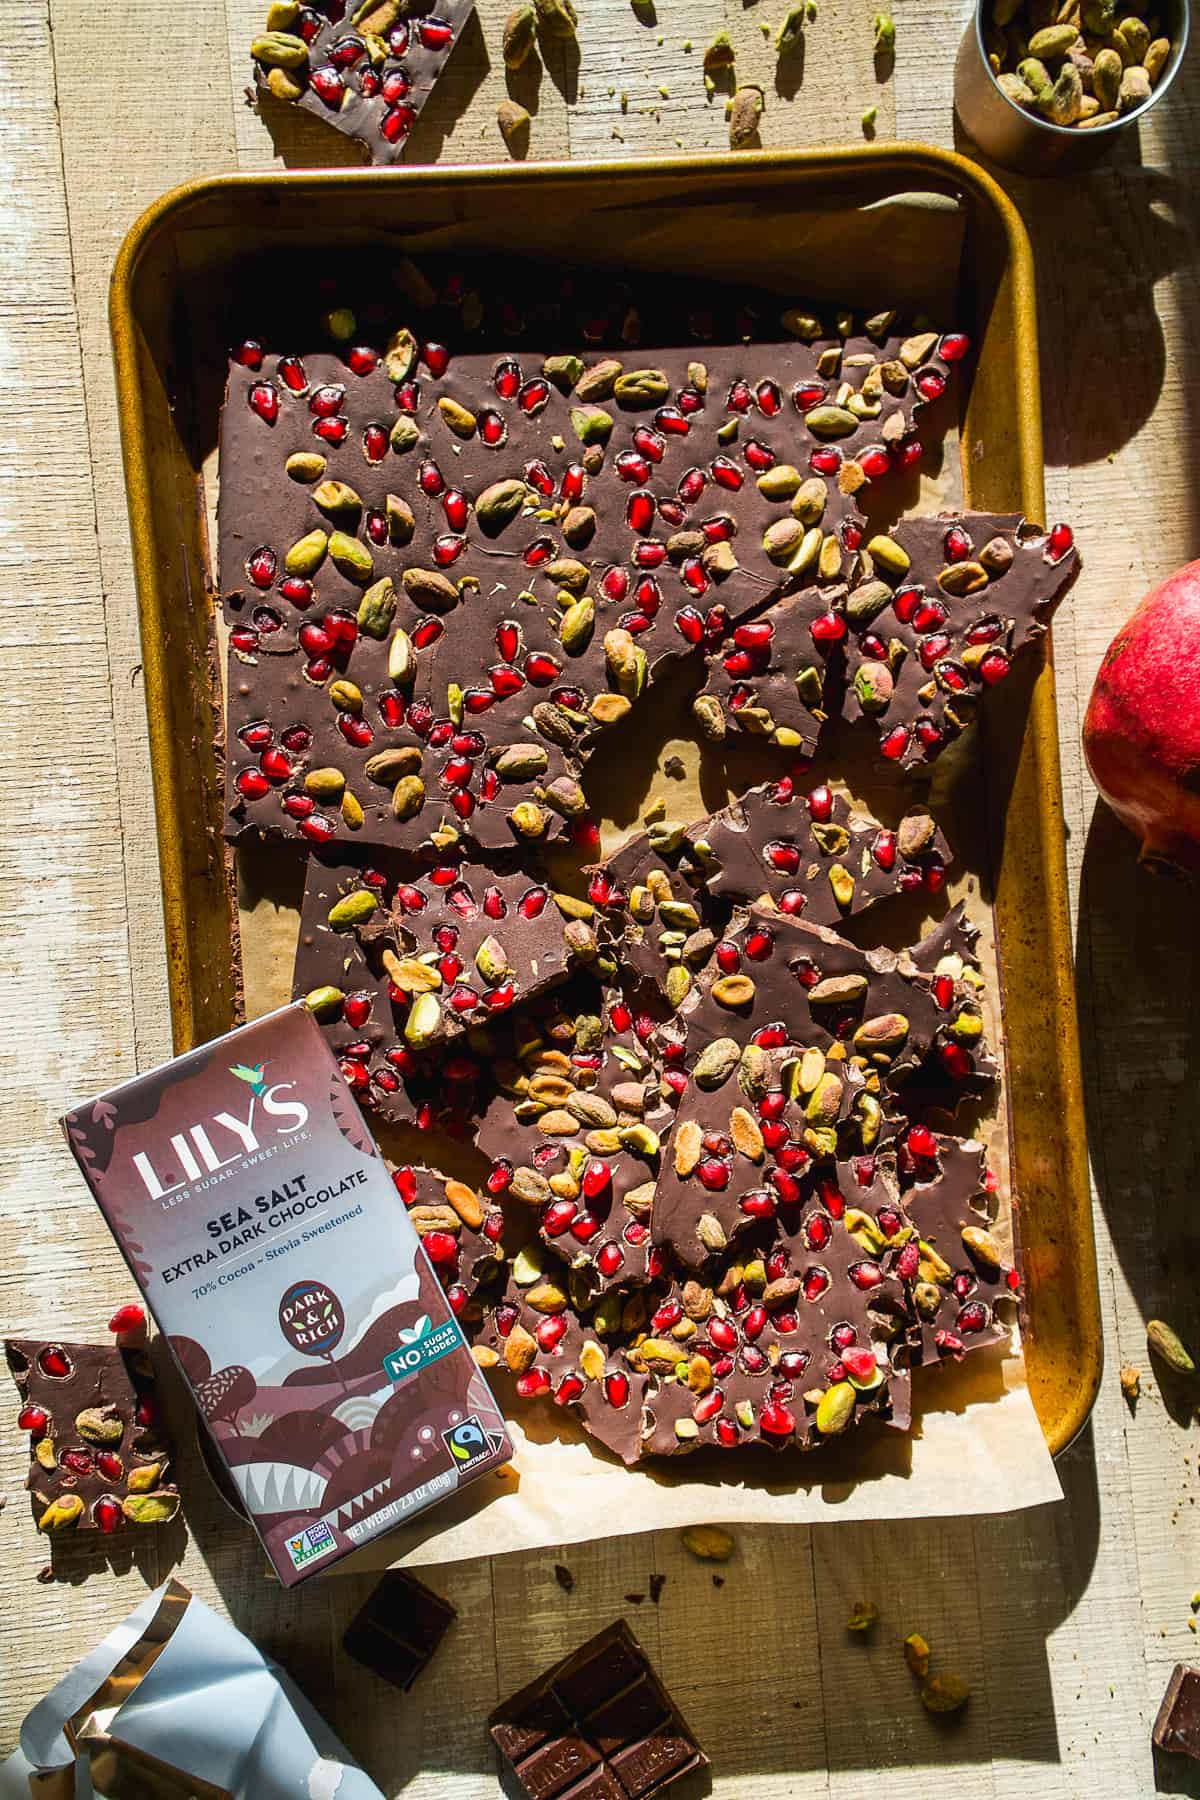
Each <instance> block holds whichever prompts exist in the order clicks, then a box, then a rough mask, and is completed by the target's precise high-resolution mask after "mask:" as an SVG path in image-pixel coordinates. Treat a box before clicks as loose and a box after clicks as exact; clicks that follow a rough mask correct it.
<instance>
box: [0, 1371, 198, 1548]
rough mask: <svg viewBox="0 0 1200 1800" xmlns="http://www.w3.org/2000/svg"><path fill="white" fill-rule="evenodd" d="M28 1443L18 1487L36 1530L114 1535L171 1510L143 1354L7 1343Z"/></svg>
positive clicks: (174, 1493) (159, 1519)
mask: <svg viewBox="0 0 1200 1800" xmlns="http://www.w3.org/2000/svg"><path fill="white" fill-rule="evenodd" d="M4 1349H5V1354H6V1356H7V1357H8V1366H9V1369H10V1371H11V1373H12V1377H13V1380H14V1381H15V1382H16V1384H17V1391H18V1393H19V1394H20V1396H21V1411H20V1414H19V1416H18V1419H17V1425H18V1428H19V1429H20V1430H22V1431H28V1432H29V1434H30V1445H29V1453H30V1467H29V1475H28V1478H27V1480H26V1482H25V1485H26V1487H27V1488H28V1490H29V1494H30V1500H31V1504H32V1508H33V1516H34V1519H35V1520H36V1521H37V1526H38V1529H39V1531H45V1532H58V1531H68V1532H69V1531H102V1532H105V1533H112V1532H119V1531H121V1530H122V1529H124V1528H125V1527H126V1526H129V1525H135V1526H136V1525H158V1524H162V1523H164V1522H165V1521H167V1520H170V1519H173V1518H174V1517H175V1515H176V1513H177V1512H178V1511H179V1490H178V1488H177V1487H176V1486H175V1483H174V1482H173V1481H171V1480H169V1479H168V1471H169V1470H170V1466H171V1450H170V1446H169V1444H168V1443H167V1441H166V1439H165V1437H164V1436H163V1433H162V1430H161V1428H160V1425H159V1415H158V1402H157V1399H156V1398H155V1394H154V1373H153V1370H152V1368H151V1365H150V1361H149V1358H148V1357H147V1356H146V1353H145V1351H143V1350H125V1349H121V1348H119V1347H118V1346H117V1345H115V1344H65V1343H59V1342H53V1341H52V1342H48V1343H40V1342H38V1341H37V1340H36V1339H33V1338H6V1339H5V1342H4Z"/></svg>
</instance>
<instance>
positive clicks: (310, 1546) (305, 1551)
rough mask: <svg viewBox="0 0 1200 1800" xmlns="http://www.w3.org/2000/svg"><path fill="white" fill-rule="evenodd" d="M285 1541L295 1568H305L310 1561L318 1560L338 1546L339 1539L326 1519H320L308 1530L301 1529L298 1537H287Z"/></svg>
mask: <svg viewBox="0 0 1200 1800" xmlns="http://www.w3.org/2000/svg"><path fill="white" fill-rule="evenodd" d="M285 1542H286V1544H287V1553H288V1555H289V1556H290V1557H291V1559H292V1567H293V1568H294V1569H303V1568H305V1567H306V1565H307V1564H308V1563H310V1562H316V1560H317V1558H318V1557H320V1556H327V1555H328V1554H329V1552H330V1551H331V1550H334V1549H336V1548H337V1539H336V1538H335V1537H334V1535H333V1533H332V1531H330V1529H329V1527H328V1525H326V1523H325V1521H324V1519H318V1520H317V1522H316V1524H315V1525H310V1526H309V1527H308V1530H307V1531H301V1532H300V1533H299V1534H298V1535H297V1536H296V1537H290V1538H287V1539H285Z"/></svg>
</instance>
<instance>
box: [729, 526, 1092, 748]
mask: <svg viewBox="0 0 1200 1800" xmlns="http://www.w3.org/2000/svg"><path fill="white" fill-rule="evenodd" d="M830 568H831V575H830V579H829V580H828V582H827V583H826V584H825V585H824V586H823V587H822V586H821V585H818V586H816V587H809V588H806V589H804V590H802V591H801V592H800V593H798V594H793V595H790V596H788V597H786V598H783V599H781V600H778V601H776V602H774V603H773V604H772V605H770V606H768V607H767V608H766V609H764V610H763V611H762V612H761V613H760V614H759V615H758V616H757V617H756V618H755V619H754V620H752V621H747V622H745V623H743V624H742V625H741V626H740V627H739V628H738V629H737V630H735V631H734V633H733V636H732V640H731V642H730V643H729V644H728V645H726V646H723V647H721V648H720V649H718V650H717V651H716V652H715V653H714V655H713V656H712V658H711V660H710V673H709V682H708V686H707V688H706V690H705V694H704V696H702V697H701V699H700V700H699V701H698V702H697V719H698V721H699V723H700V724H701V725H702V726H703V727H705V728H707V729H708V730H709V731H710V733H713V732H717V733H719V732H721V731H723V730H724V729H725V727H726V725H732V726H736V727H738V728H740V729H742V730H745V731H750V732H752V733H754V734H755V735H757V736H767V737H772V738H773V739H774V740H775V741H776V742H782V743H787V744H792V745H794V746H795V747H797V748H800V749H801V750H803V751H804V752H805V753H811V752H812V750H813V748H814V747H815V745H816V742H817V739H818V737H819V735H820V730H821V727H822V725H823V724H824V723H825V721H826V720H827V719H828V718H830V717H831V716H832V715H833V714H834V713H838V712H841V713H844V714H845V716H846V717H847V718H849V719H851V720H854V719H860V718H866V719H870V720H871V721H872V722H873V723H874V725H875V726H876V728H877V729H878V731H879V734H880V735H879V746H880V753H881V755H882V756H883V757H884V758H885V759H886V760H888V761H890V762H898V763H900V764H902V765H903V766H904V767H906V768H907V767H911V766H914V765H917V764H920V763H924V762H927V761H932V760H933V759H934V758H935V757H936V756H937V755H938V754H940V752H941V751H942V750H943V749H944V748H945V746H946V745H947V744H948V743H949V742H950V741H951V740H952V739H953V738H955V737H957V736H958V735H959V734H960V733H961V732H962V731H963V729H964V728H965V727H966V726H967V725H968V724H969V723H970V722H971V720H972V719H974V717H975V716H976V713H977V710H978V707H979V704H980V702H981V700H982V698H983V696H984V695H985V694H986V693H987V692H988V691H989V690H990V689H991V688H993V687H996V686H997V685H999V684H1000V683H1001V682H1002V681H1003V680H1004V679H1005V678H1006V676H1007V675H1008V673H1009V670H1010V667H1011V663H1012V659H1013V657H1014V656H1016V655H1017V654H1019V653H1020V652H1021V651H1022V650H1025V649H1027V648H1028V647H1029V646H1030V645H1032V644H1034V643H1036V642H1037V640H1038V639H1039V638H1041V637H1043V636H1044V635H1045V631H1046V628H1047V625H1048V624H1049V621H1050V618H1051V615H1052V614H1053V612H1054V609H1055V607H1056V606H1057V605H1058V603H1059V602H1060V600H1061V599H1062V597H1063V595H1064V594H1065V593H1066V591H1067V589H1068V588H1069V587H1070V586H1071V584H1072V582H1073V581H1074V580H1075V577H1076V575H1077V574H1078V572H1079V556H1078V552H1077V551H1076V550H1075V548H1074V537H1073V534H1072V533H1071V531H1070V529H1069V527H1067V526H1064V525H1056V526H1055V527H1054V528H1053V530H1052V531H1051V532H1042V531H1040V530H1039V529H1038V528H1036V527H1034V526H1032V525H1030V524H1029V523H1028V521H1026V520H1025V519H1023V518H1022V517H1021V516H1020V514H1016V513H1010V514H999V515H992V514H987V513H965V514H962V515H953V514H944V515H941V516H938V517H932V518H911V519H906V520H905V521H904V522H903V523H901V524H900V525H897V526H896V527H895V528H894V529H893V530H892V531H891V532H889V533H887V534H886V535H885V534H879V535H877V536H875V537H872V538H868V539H866V541H865V542H863V543H862V545H861V550H860V552H859V554H858V555H857V557H856V559H855V561H854V564H853V567H852V571H851V574H850V578H849V580H848V581H847V582H842V580H841V571H833V569H832V564H831V565H830Z"/></svg>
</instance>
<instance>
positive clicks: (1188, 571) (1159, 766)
mask: <svg viewBox="0 0 1200 1800" xmlns="http://www.w3.org/2000/svg"><path fill="white" fill-rule="evenodd" d="M1083 751H1084V755H1085V756H1086V758H1087V765H1088V768H1089V769H1090V770H1091V772H1092V779H1093V780H1094V781H1095V783H1096V786H1097V787H1098V788H1099V789H1100V792H1101V793H1102V794H1103V796H1104V798H1105V799H1106V800H1107V802H1108V804H1109V805H1110V806H1111V807H1112V809H1113V811H1114V812H1115V813H1116V815H1117V817H1118V819H1120V820H1121V822H1122V823H1123V824H1125V825H1127V826H1128V827H1129V829H1130V831H1132V832H1135V833H1136V834H1137V836H1138V837H1139V838H1140V839H1141V843H1142V848H1141V853H1140V856H1139V859H1138V860H1139V861H1140V862H1143V863H1145V864H1147V865H1148V866H1149V867H1152V868H1157V869H1162V870H1165V871H1167V872H1169V873H1172V874H1179V875H1187V876H1196V875H1200V562H1191V563H1187V564H1186V565H1185V566H1184V567H1183V568H1182V569H1177V570H1176V571H1175V573H1174V574H1173V575H1168V577H1167V579H1166V580H1165V581H1164V582H1161V583H1160V585H1159V586H1158V587H1156V588H1152V589H1151V590H1150V592H1149V593H1148V594H1147V595H1146V597H1145V599H1144V600H1143V601H1142V603H1141V605H1140V606H1139V607H1138V609H1137V611H1136V612H1135V613H1134V615H1133V617H1132V618H1131V619H1128V620H1127V621H1126V623H1125V624H1124V625H1123V626H1122V627H1121V629H1120V631H1119V632H1118V633H1117V635H1116V637H1115V638H1114V639H1113V641H1112V643H1111V644H1110V645H1109V647H1108V649H1107V651H1106V652H1105V655H1104V661H1103V662H1102V663H1101V664H1100V672H1099V674H1098V675H1097V676H1096V685H1095V687H1094V688H1093V689H1092V697H1091V700H1090V701H1089V702H1088V709H1087V717H1086V718H1085V720H1084V722H1083Z"/></svg>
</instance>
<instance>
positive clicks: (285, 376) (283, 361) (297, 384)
mask: <svg viewBox="0 0 1200 1800" xmlns="http://www.w3.org/2000/svg"><path fill="white" fill-rule="evenodd" d="M275 373H276V374H277V375H278V377H279V379H280V381H282V382H283V384H284V386H285V387H286V388H288V389H290V391H291V392H292V393H293V394H306V393H307V392H308V376H307V375H306V374H305V372H304V364H303V363H302V362H301V361H300V358H299V357H298V356H281V357H280V359H279V361H278V363H277V364H276V366H275Z"/></svg>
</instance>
